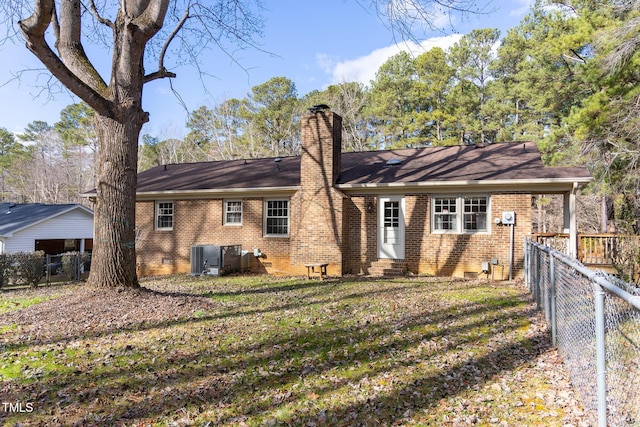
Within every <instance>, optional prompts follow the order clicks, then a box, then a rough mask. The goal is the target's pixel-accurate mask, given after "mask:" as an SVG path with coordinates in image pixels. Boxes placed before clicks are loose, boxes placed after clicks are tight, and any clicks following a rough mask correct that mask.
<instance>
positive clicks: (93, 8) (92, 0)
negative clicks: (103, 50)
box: [90, 0, 115, 30]
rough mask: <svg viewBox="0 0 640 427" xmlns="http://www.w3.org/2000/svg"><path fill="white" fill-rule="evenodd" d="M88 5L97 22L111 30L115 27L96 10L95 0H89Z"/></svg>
mask: <svg viewBox="0 0 640 427" xmlns="http://www.w3.org/2000/svg"><path fill="white" fill-rule="evenodd" d="M90 6H91V13H93V16H94V17H95V18H96V21H98V22H99V23H101V24H103V25H106V26H107V27H109V28H111V29H112V30H113V29H114V28H115V25H114V24H113V22H111V21H110V20H108V19H106V18H103V17H102V16H101V15H100V12H98V8H97V7H96V2H95V0H90Z"/></svg>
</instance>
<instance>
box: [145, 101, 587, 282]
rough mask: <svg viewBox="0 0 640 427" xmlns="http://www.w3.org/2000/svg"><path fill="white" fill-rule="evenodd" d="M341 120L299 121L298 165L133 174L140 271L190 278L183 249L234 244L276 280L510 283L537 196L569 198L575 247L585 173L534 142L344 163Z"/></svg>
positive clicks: (402, 152)
mask: <svg viewBox="0 0 640 427" xmlns="http://www.w3.org/2000/svg"><path fill="white" fill-rule="evenodd" d="M341 123H342V119H341V117H340V116H338V115H337V114H334V113H332V112H331V111H328V110H320V111H312V112H311V113H310V114H308V115H306V116H304V117H303V118H302V155H301V156H300V157H286V158H282V159H280V158H275V159H273V158H271V159H247V160H231V161H216V162H203V163H191V164H171V165H164V166H159V167H156V168H153V169H150V170H147V171H145V172H142V173H140V174H139V176H138V188H137V205H136V224H137V226H138V233H137V236H138V240H137V256H138V260H137V262H138V267H139V273H140V274H141V275H150V274H164V273H188V272H189V271H190V263H189V261H190V260H189V258H190V247H191V245H196V244H215V245H242V248H243V249H245V250H247V251H250V252H251V253H252V254H253V253H254V252H255V253H256V254H258V255H260V256H256V257H252V259H251V268H252V270H253V271H263V272H269V273H277V274H296V275H297V274H304V273H306V271H307V269H306V267H305V265H306V264H310V263H327V264H328V274H329V275H337V276H340V275H344V274H361V273H363V274H380V273H383V272H385V271H386V272H393V271H398V270H400V271H403V270H406V271H410V272H413V273H416V274H433V275H453V276H468V277H469V276H471V277H472V276H476V275H478V274H480V273H482V272H483V267H486V265H487V264H486V263H489V265H490V268H494V271H493V273H494V275H495V278H506V277H508V273H509V267H510V266H512V268H513V274H514V276H515V277H517V276H521V275H522V265H523V239H524V237H525V236H528V235H529V234H530V233H531V231H532V230H531V204H532V194H536V193H543V194H551V193H559V194H563V195H564V196H565V224H566V231H567V232H570V233H571V235H572V236H573V241H572V242H573V247H574V248H575V247H576V243H575V242H576V235H577V230H576V212H575V196H576V193H577V191H578V189H579V188H580V187H581V186H582V185H584V184H586V183H588V182H589V181H590V180H591V176H590V175H589V173H588V172H587V171H586V169H584V168H549V167H544V166H543V164H542V161H541V159H540V153H539V151H538V149H537V147H536V144H535V143H532V142H527V143H522V142H519V143H497V144H490V145H487V146H454V147H430V148H415V149H399V150H388V151H372V152H358V153H342V152H341ZM509 212H514V213H515V225H514V226H513V229H512V228H511V227H512V226H511V225H505V223H508V222H509V218H508V213H509ZM503 213H506V216H505V217H504V218H503ZM512 248H513V249H512ZM511 260H513V261H512V262H511ZM492 261H493V262H494V263H496V262H497V263H498V265H497V266H493V267H491V262H492Z"/></svg>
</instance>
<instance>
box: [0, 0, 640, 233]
mask: <svg viewBox="0 0 640 427" xmlns="http://www.w3.org/2000/svg"><path fill="white" fill-rule="evenodd" d="M636 3H637V2H628V1H625V2H616V1H596V0H578V1H571V2H561V3H560V2H544V1H538V2H536V3H535V4H534V5H533V6H532V8H531V11H530V12H529V14H528V15H527V16H526V17H525V18H524V19H523V20H522V21H521V23H520V24H519V25H518V26H517V27H515V28H512V29H511V30H509V31H508V33H507V34H506V35H504V36H503V37H502V39H501V35H500V33H499V32H498V30H496V29H491V28H488V29H479V30H474V31H472V32H470V33H469V34H467V35H465V36H463V37H462V38H461V39H460V41H459V42H458V43H456V44H455V45H454V46H453V47H452V48H451V49H449V50H448V51H444V50H442V49H440V48H434V49H432V50H430V51H428V52H425V53H423V54H421V55H418V56H411V55H410V54H408V53H406V52H402V53H399V54H397V55H395V56H393V57H391V58H389V60H388V61H387V62H386V63H384V64H383V65H382V66H381V67H380V68H379V70H378V71H377V74H376V77H375V79H374V80H373V81H372V82H371V83H370V85H363V84H361V83H356V82H345V83H341V84H336V85H332V86H329V87H328V88H327V89H325V90H322V91H313V92H311V93H308V94H305V95H303V96H299V94H298V93H297V90H296V86H295V83H294V82H293V81H291V80H290V79H288V78H286V77H274V78H272V79H270V80H269V81H267V82H265V83H263V84H261V85H258V86H255V87H253V88H252V90H251V92H250V93H249V94H247V96H246V97H245V98H242V99H228V100H225V101H224V102H221V103H219V104H218V105H213V106H202V107H200V108H198V109H197V110H195V111H193V112H192V113H191V115H190V118H189V120H188V122H187V123H186V127H187V129H188V133H187V135H186V137H184V138H183V139H175V138H171V139H161V138H159V137H157V136H152V135H144V136H143V137H142V140H141V141H140V144H139V170H145V169H148V168H150V167H153V166H156V165H161V164H166V163H181V162H196V161H207V160H222V159H233V158H255V157H267V156H274V157H275V156H288V155H297V154H299V150H300V123H299V122H300V117H301V116H302V115H303V114H304V112H305V110H306V109H307V108H309V107H310V106H313V105H315V104H328V105H329V106H331V108H332V109H333V110H334V111H336V112H337V113H339V114H340V115H341V116H342V117H343V128H344V134H343V149H344V150H345V151H362V150H375V149H388V148H399V147H419V146H437V145H453V144H481V143H482V144H487V143H496V142H502V141H536V142H538V144H539V146H540V148H541V149H542V151H543V154H544V160H545V161H546V162H547V163H548V164H550V165H566V166H569V165H575V164H581V165H586V166H587V167H588V168H589V169H590V170H591V172H592V173H593V174H594V176H595V177H596V182H595V183H594V185H593V186H592V187H591V189H590V191H591V193H592V194H594V195H596V196H608V197H609V198H610V200H611V209H610V211H613V212H615V220H616V226H617V228H618V229H619V230H622V231H624V232H628V233H635V234H637V233H638V231H639V230H638V226H639V223H638V218H639V217H640V190H639V188H640V174H639V173H638V167H639V159H640V142H639V141H640V126H639V125H640V115H639V114H638V113H639V112H640V111H639V108H640V85H638V82H639V79H640V74H639V73H638V70H639V68H638V61H639V60H640V56H639V55H638V54H637V50H638V44H640V37H638V34H639V33H640V14H639V12H638V8H636V7H634V5H635V4H636ZM92 115H93V113H92V111H91V110H90V109H89V108H88V107H87V106H86V105H85V104H74V105H70V106H68V107H67V108H65V110H63V111H62V112H61V119H60V121H59V122H57V123H55V124H53V125H49V124H47V123H44V122H40V121H34V122H32V123H31V124H30V125H29V126H28V128H27V129H25V132H24V133H23V134H21V135H19V136H14V135H12V134H10V133H9V132H7V131H6V130H4V129H0V141H1V142H0V153H1V154H2V156H1V164H0V167H1V168H2V169H1V170H2V172H1V174H0V192H1V196H2V199H3V200H11V201H16V202H47V203H60V202H80V201H81V200H80V198H79V196H78V193H80V192H81V191H84V190H86V189H89V188H92V186H93V184H94V182H93V177H94V170H95V151H96V140H97V139H96V135H95V129H94V126H93V121H92ZM596 199H598V200H599V199H600V198H599V197H596Z"/></svg>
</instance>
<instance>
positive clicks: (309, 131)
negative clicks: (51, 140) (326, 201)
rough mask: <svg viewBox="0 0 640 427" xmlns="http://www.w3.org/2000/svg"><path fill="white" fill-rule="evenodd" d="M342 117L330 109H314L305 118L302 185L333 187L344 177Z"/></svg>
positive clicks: (303, 127) (301, 168)
mask: <svg viewBox="0 0 640 427" xmlns="http://www.w3.org/2000/svg"><path fill="white" fill-rule="evenodd" d="M341 153H342V117H340V116H339V115H337V114H335V113H333V112H332V111H329V110H312V112H311V113H310V114H307V115H305V116H303V117H302V158H301V164H300V170H301V171H304V172H302V173H301V177H300V179H301V185H302V187H304V188H311V187H314V185H315V186H317V187H318V188H320V187H324V186H327V185H329V186H333V185H334V184H335V183H336V182H338V178H340V169H341V167H342V161H341V159H342V158H341Z"/></svg>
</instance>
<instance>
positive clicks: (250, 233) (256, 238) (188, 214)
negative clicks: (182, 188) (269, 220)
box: [136, 198, 295, 276]
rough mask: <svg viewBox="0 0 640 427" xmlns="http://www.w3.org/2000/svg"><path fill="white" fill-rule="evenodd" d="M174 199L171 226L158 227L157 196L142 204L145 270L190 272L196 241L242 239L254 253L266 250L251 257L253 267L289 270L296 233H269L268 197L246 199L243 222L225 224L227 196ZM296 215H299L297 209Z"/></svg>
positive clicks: (141, 255)
mask: <svg viewBox="0 0 640 427" xmlns="http://www.w3.org/2000/svg"><path fill="white" fill-rule="evenodd" d="M234 200H237V199H234ZM173 202H174V218H173V230H171V231H161V230H155V228H154V218H155V213H154V209H155V202H154V201H144V202H138V203H137V204H136V224H137V226H138V229H139V230H140V232H139V239H138V242H137V244H136V249H137V254H138V260H137V262H138V271H139V274H140V275H141V276H147V275H154V274H173V273H188V272H190V271H191V268H190V259H189V258H190V250H191V245H199V244H214V245H236V244H240V245H242V249H243V250H248V251H250V252H252V253H253V249H254V248H258V249H260V251H261V252H262V253H263V254H264V256H263V257H261V258H254V257H251V268H252V270H254V271H263V272H269V273H287V272H289V252H290V239H289V238H288V237H264V236H263V204H264V199H263V198H248V199H243V201H242V225H240V226H238V225H223V206H224V200H223V199H208V200H173ZM290 210H291V211H292V209H291V206H290ZM291 216H292V217H293V218H295V217H294V215H293V213H291ZM293 218H290V220H292V219H293Z"/></svg>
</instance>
